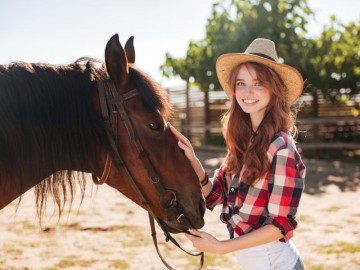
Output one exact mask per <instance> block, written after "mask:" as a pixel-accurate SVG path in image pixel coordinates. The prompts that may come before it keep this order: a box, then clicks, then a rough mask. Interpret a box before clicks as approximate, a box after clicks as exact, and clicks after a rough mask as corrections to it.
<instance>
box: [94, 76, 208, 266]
mask: <svg viewBox="0 0 360 270" xmlns="http://www.w3.org/2000/svg"><path fill="white" fill-rule="evenodd" d="M97 86H98V92H99V99H100V107H101V113H102V117H103V120H104V122H105V129H106V134H107V137H108V141H109V143H110V148H111V149H110V151H111V154H110V152H108V153H107V155H106V161H105V166H104V170H103V173H102V175H101V178H100V179H98V178H97V176H96V175H94V174H93V175H92V179H93V181H94V183H95V184H98V185H101V184H104V183H105V182H106V180H107V178H108V177H109V173H110V169H111V164H112V162H113V161H114V162H115V164H116V165H117V167H118V168H121V169H122V171H123V173H124V174H125V176H126V179H127V181H128V182H129V184H130V185H131V187H132V188H133V189H134V191H135V192H136V194H137V196H138V197H139V199H140V201H141V203H142V205H143V206H144V208H146V210H147V211H148V215H149V222H150V228H151V236H152V238H153V242H154V245H155V248H156V251H157V253H158V255H159V257H160V259H161V261H162V262H163V263H164V265H165V266H166V267H167V268H168V269H170V270H175V268H172V267H171V266H170V265H169V264H168V263H167V262H166V261H165V259H164V258H163V257H162V255H161V253H160V251H159V247H158V244H157V237H156V229H155V222H154V220H156V222H157V223H158V225H159V227H160V228H161V229H162V230H163V232H164V235H165V241H166V242H168V241H171V242H172V243H173V244H174V245H176V246H177V247H179V248H180V249H181V250H183V251H184V252H186V253H187V254H189V255H192V256H201V258H200V268H199V269H202V267H203V264H204V253H203V252H198V253H192V252H189V251H186V250H185V249H183V248H182V247H181V246H180V245H179V243H178V242H177V241H176V240H175V239H174V238H173V237H172V236H171V234H170V232H169V231H168V230H167V228H166V225H165V223H164V222H163V221H162V220H160V219H158V218H157V217H156V216H155V215H154V212H153V211H152V209H151V207H150V205H149V202H148V201H147V200H146V198H145V197H144V195H143V193H142V192H141V191H140V189H139V187H138V186H137V184H136V182H135V181H134V178H133V177H132V175H131V174H130V172H129V170H128V169H127V167H126V165H125V163H124V161H123V159H122V157H121V154H120V152H119V150H118V145H117V141H118V134H117V129H118V121H119V119H118V116H119V115H120V117H121V120H122V121H123V122H124V124H125V127H126V130H127V133H128V135H129V138H130V141H131V142H132V143H133V144H134V145H135V148H136V150H137V152H138V153H139V157H140V159H141V161H142V163H143V165H144V167H145V169H146V170H147V171H148V173H149V176H150V179H151V182H152V183H153V184H154V186H155V188H156V191H157V193H158V195H159V197H160V196H162V195H164V194H166V193H170V195H171V197H172V199H171V201H170V203H169V206H168V207H167V208H166V209H167V210H169V211H171V212H173V213H175V214H176V215H177V221H178V222H179V223H181V224H183V225H185V226H187V227H191V225H190V222H189V221H188V220H187V219H186V217H185V215H184V214H183V212H182V211H181V209H179V208H178V207H177V201H176V194H175V192H174V191H172V190H168V189H165V188H164V186H163V185H162V184H161V182H160V177H159V176H158V175H157V173H156V171H155V169H154V167H153V166H152V164H151V162H150V160H149V158H148V156H147V153H146V152H145V151H144V148H143V147H142V145H141V143H140V141H139V139H138V138H137V136H136V133H135V130H134V128H133V126H132V124H131V121H130V118H129V116H128V114H127V112H126V110H125V107H124V102H125V101H126V100H129V99H131V98H133V97H135V96H137V95H139V92H138V90H137V89H133V90H130V91H129V92H126V93H125V94H122V95H119V94H118V92H117V90H116V87H115V85H114V82H113V81H112V80H106V81H98V82H97Z"/></svg>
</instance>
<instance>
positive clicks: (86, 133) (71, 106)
mask: <svg viewBox="0 0 360 270" xmlns="http://www.w3.org/2000/svg"><path fill="white" fill-rule="evenodd" d="M32 68H33V69H34V72H20V71H22V70H19V71H18V72H17V73H14V74H6V76H1V77H0V106H1V108H2V110H0V146H1V152H0V190H2V191H5V190H7V191H8V192H7V193H8V194H5V195H3V194H1V195H0V208H2V207H4V206H5V205H7V204H8V203H10V202H11V201H12V200H14V199H15V198H17V197H18V196H20V195H21V194H23V193H24V192H25V191H27V190H28V189H30V188H32V187H33V186H35V185H37V184H38V183H39V182H41V181H42V180H43V179H45V178H47V177H48V176H50V175H51V174H53V173H54V172H56V171H61V170H69V171H72V170H77V171H84V172H91V171H92V166H93V165H91V164H94V162H93V161H92V159H95V158H96V157H97V154H98V149H99V146H98V145H97V144H99V143H98V142H99V140H98V138H97V136H98V134H97V130H98V129H99V127H98V126H97V124H96V123H93V122H94V121H95V120H94V119H90V118H91V117H93V118H94V115H93V114H94V112H93V111H92V108H91V106H92V103H93V102H92V101H93V100H92V95H91V93H90V92H91V82H90V81H87V80H86V79H84V78H82V74H80V71H78V72H76V71H73V70H67V72H64V71H62V70H56V69H55V68H54V67H51V68H49V69H46V68H45V69H44V68H42V69H39V71H38V70H37V66H32ZM0 74H1V73H0ZM19 74H20V75H19ZM89 115H92V116H90V117H89ZM2 193H4V192H2Z"/></svg>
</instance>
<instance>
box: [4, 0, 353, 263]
mask: <svg viewBox="0 0 360 270" xmlns="http://www.w3.org/2000/svg"><path fill="white" fill-rule="evenodd" d="M115 33H118V34H119V36H120V41H121V43H122V44H123V45H124V44H125V42H126V40H127V39H128V38H129V37H130V36H134V37H135V49H136V65H137V66H138V67H139V68H141V69H142V70H144V71H145V72H147V73H148V74H149V75H150V76H151V77H152V78H153V79H154V80H155V81H157V82H158V83H159V84H161V85H162V86H163V88H164V89H165V90H166V91H167V92H168V94H169V99H170V102H171V104H172V106H173V109H174V115H173V118H172V122H173V124H174V125H175V126H176V127H178V128H179V129H180V130H181V131H182V132H183V133H184V134H185V135H186V136H187V137H188V138H190V140H191V141H192V142H193V144H194V145H195V146H196V147H197V148H196V151H197V154H198V155H199V157H200V159H201V160H202V161H203V162H204V164H205V167H206V169H207V171H208V172H209V173H212V172H213V170H214V169H216V168H217V166H218V165H219V164H220V163H221V160H222V158H223V156H224V153H225V152H226V148H225V144H224V141H223V138H222V136H221V126H220V119H221V115H222V114H223V113H224V112H225V111H226V109H227V108H228V106H229V104H228V100H227V98H226V95H225V94H224V93H223V91H222V89H221V88H220V85H219V83H218V81H217V77H216V73H215V61H216V59H217V58H218V57H219V56H220V55H221V54H223V53H229V52H243V51H244V50H245V49H246V47H247V46H248V45H249V44H250V42H251V41H252V40H253V39H254V38H257V37H263V38H269V39H272V40H273V41H275V43H276V44H277V51H278V56H279V57H280V58H281V61H283V62H284V63H286V64H288V65H291V66H293V67H295V68H297V69H298V70H299V71H300V72H301V74H302V75H303V77H304V79H305V87H304V91H303V94H302V96H301V97H300V98H299V100H298V101H297V103H296V104H295V105H294V110H297V111H298V118H297V125H298V128H299V131H300V133H299V136H298V138H297V141H298V142H299V150H300V151H301V154H302V156H303V157H304V159H305V164H306V165H307V168H308V170H307V171H308V173H307V179H306V189H305V194H304V199H303V202H304V203H303V206H302V209H301V212H300V217H299V220H300V228H302V229H300V230H299V236H297V235H296V238H295V240H296V241H297V243H298V244H299V247H300V248H299V249H300V250H301V251H302V252H303V253H304V257H305V262H306V264H307V266H308V269H313V270H319V269H360V228H359V227H360V226H359V224H360V210H359V209H358V208H357V207H356V203H357V201H358V200H359V198H360V191H359V186H360V1H359V0H342V1H337V0H195V1H194V0H181V1H169V0H153V1H146V0H143V1H141V0H128V1H124V0H103V1H96V0H71V1H70V0H63V1H52V0H32V1H27V0H0V64H8V63H10V62H16V61H24V62H44V63H50V64H61V65H63V64H68V63H72V62H74V61H75V60H77V59H78V58H80V57H84V56H89V57H95V58H98V59H104V49H105V45H106V42H107V41H108V39H109V38H110V37H111V36H112V35H114V34H115ZM90 212H91V211H90ZM2 213H4V212H2ZM0 221H1V222H5V218H4V214H3V215H1V214H0ZM27 222H28V221H27ZM210 223H211V222H210ZM11 224H13V223H9V224H8V225H7V226H8V227H6V226H5V225H4V227H3V228H8V230H9V231H11V230H12V228H13V227H12V225H11ZM214 224H215V222H214ZM301 224H303V225H301ZM216 226H218V227H221V226H223V225H222V224H220V222H219V221H217V223H216ZM32 229H33V230H35V229H34V228H32ZM66 229H67V230H71V228H69V227H66ZM75 229H76V228H75ZM75 229H74V230H75ZM119 230H120V229H119ZM24 232H27V231H26V230H25V231H24ZM16 233H19V232H18V231H16ZM324 235H326V236H327V241H325V240H323V239H324ZM3 237H5V236H4V235H3ZM98 237H100V236H98ZM1 238H2V236H1V232H0V239H1ZM325 238H326V237H325ZM3 239H5V238H3ZM324 241H325V242H324ZM10 243H11V242H10ZM13 243H14V242H13ZM28 248H29V247H28ZM128 248H129V247H128ZM13 255H14V254H13V253H12V252H9V250H8V249H7V246H5V244H4V243H1V241H0V269H40V268H38V267H37V266H35V267H34V268H33V267H29V268H27V267H26V259H25V257H24V256H23V257H22V256H21V254H20V255H19V254H17V255H16V254H15V255H16V256H15V255H14V256H13ZM155 255H156V254H155V253H153V256H155ZM79 256H80V255H79ZM133 256H135V255H133ZM2 257H4V258H2ZM227 258H228V257H227ZM75 259H76V258H75ZM232 263H233V261H231V259H228V260H227V261H226V260H225V261H224V260H223V261H221V260H220V257H215V258H214V257H211V258H210V257H208V266H207V268H206V269H233V268H232V266H230V265H229V264H232ZM125 265H126V266H124V268H120V267H113V268H114V269H133V268H131V265H130V264H129V263H127V264H125ZM214 265H216V266H214ZM71 267H73V268H71ZM76 267H77V268H76ZM161 267H162V266H161ZM64 268H66V269H80V268H79V265H77V266H76V263H75V266H74V265H73V266H69V267H68V268H67V267H66V266H59V265H58V266H56V265H55V266H54V267H53V268H51V267H50V268H43V269H64ZM109 268H111V267H109ZM81 269H82V268H81ZM86 269H96V267H95V268H94V267H92V266H91V263H90V264H89V265H88V266H87V267H86ZM134 269H135V268H134ZM149 269H156V268H151V267H150V266H149ZM159 269H162V268H159ZM185 269H186V268H185ZM189 269H190V268H189ZM234 269H235V268H234Z"/></svg>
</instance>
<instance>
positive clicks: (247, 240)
mask: <svg viewBox="0 0 360 270" xmlns="http://www.w3.org/2000/svg"><path fill="white" fill-rule="evenodd" d="M190 233H191V234H192V235H186V237H187V238H188V239H189V240H191V242H192V243H193V246H194V247H195V248H196V249H198V250H199V251H203V252H209V253H215V254H226V253H230V252H234V251H236V250H240V249H245V248H251V247H255V246H258V245H263V244H266V243H270V242H273V241H275V240H279V239H281V238H283V237H284V236H283V235H282V233H281V231H280V230H279V229H278V228H277V227H275V226H274V225H272V224H269V225H266V226H264V227H261V228H259V229H257V230H254V231H252V232H250V233H248V234H245V235H242V236H240V237H236V238H232V239H229V240H223V241H220V240H217V239H216V238H215V237H213V236H212V235H211V234H208V233H206V232H202V231H196V230H190Z"/></svg>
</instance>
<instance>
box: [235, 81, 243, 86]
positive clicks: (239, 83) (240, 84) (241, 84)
mask: <svg viewBox="0 0 360 270" xmlns="http://www.w3.org/2000/svg"><path fill="white" fill-rule="evenodd" d="M236 85H237V86H244V85H245V83H244V82H237V83H236Z"/></svg>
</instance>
